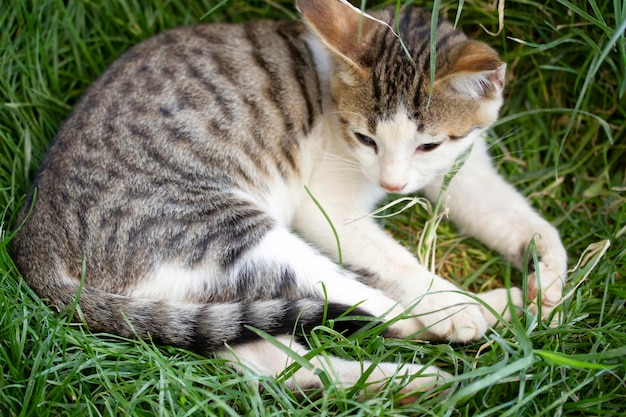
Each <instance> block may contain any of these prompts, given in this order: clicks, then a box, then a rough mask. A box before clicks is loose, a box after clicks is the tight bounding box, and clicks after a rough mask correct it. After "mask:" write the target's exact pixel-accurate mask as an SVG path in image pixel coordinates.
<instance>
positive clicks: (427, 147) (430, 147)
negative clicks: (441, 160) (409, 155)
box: [417, 143, 441, 152]
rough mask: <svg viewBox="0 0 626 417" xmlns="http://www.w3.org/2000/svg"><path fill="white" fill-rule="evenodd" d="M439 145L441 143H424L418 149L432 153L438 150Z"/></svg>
mask: <svg viewBox="0 0 626 417" xmlns="http://www.w3.org/2000/svg"><path fill="white" fill-rule="evenodd" d="M439 145H441V143H423V144H421V145H420V146H418V147H417V150H418V151H421V152H430V151H432V150H434V149H437V148H438V147H439Z"/></svg>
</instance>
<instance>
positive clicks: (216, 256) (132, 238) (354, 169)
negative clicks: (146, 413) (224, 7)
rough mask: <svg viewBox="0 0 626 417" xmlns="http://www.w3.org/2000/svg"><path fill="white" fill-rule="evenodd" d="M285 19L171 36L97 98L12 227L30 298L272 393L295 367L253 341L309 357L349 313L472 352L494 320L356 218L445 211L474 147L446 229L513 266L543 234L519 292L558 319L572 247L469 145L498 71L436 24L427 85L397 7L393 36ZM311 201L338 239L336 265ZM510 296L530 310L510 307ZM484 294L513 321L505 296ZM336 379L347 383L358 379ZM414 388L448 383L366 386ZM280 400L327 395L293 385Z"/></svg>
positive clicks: (339, 372)
mask: <svg viewBox="0 0 626 417" xmlns="http://www.w3.org/2000/svg"><path fill="white" fill-rule="evenodd" d="M297 6H298V8H299V10H300V11H301V12H302V18H303V22H276V21H259V22H252V23H248V24H243V25H226V24H215V25H200V26H193V27H186V28H180V29H174V30H170V31H167V32H165V33H162V34H161V35H158V36H156V37H154V38H152V39H149V40H147V41H145V42H143V43H141V44H139V45H137V46H136V47H134V48H132V49H131V50H129V51H128V52H126V53H124V54H123V55H122V56H121V57H120V58H119V59H118V60H117V61H116V62H114V63H113V64H112V65H111V66H110V68H109V69H108V70H107V71H106V72H105V73H104V74H103V75H102V76H101V77H100V78H99V79H98V80H96V81H95V82H94V83H93V85H92V86H91V87H90V88H89V89H88V91H87V92H86V93H85V95H84V97H83V98H82V99H81V101H80V102H79V104H78V105H77V106H76V108H75V109H74V111H73V113H72V114H71V115H70V116H69V118H68V119H67V120H66V122H65V123H64V124H63V126H62V127H61V129H60V131H59V133H58V135H57V136H56V138H55V140H54V142H53V143H52V145H51V146H50V149H49V151H48V153H47V155H46V157H45V158H44V160H43V162H42V166H41V169H40V171H39V173H38V175H37V178H36V180H35V183H34V187H33V192H32V193H31V195H30V197H29V200H28V202H27V203H26V204H25V206H24V209H23V211H22V214H21V221H20V224H21V229H20V230H19V233H18V234H17V236H16V237H15V239H14V240H13V244H14V255H15V261H16V263H17V265H18V267H19V269H20V271H21V272H22V274H23V276H24V278H25V280H26V281H27V282H28V283H29V285H30V286H31V287H32V288H33V289H34V290H35V291H36V292H37V293H38V294H39V295H40V296H41V297H42V298H44V299H47V300H48V301H49V302H50V303H51V304H52V305H54V306H56V307H57V308H58V309H66V308H68V307H71V306H72V305H73V302H74V300H75V298H76V297H77V296H78V297H79V302H78V305H79V308H80V312H81V314H80V317H81V318H82V319H83V320H84V322H86V323H87V324H88V325H89V327H90V329H91V330H93V331H98V332H108V333H113V334H118V335H121V336H124V337H141V338H150V339H152V340H154V341H155V342H157V343H161V344H171V345H176V346H180V347H183V348H186V349H192V350H195V351H199V352H204V353H209V352H215V353H216V354H217V355H219V356H221V357H224V358H229V359H232V360H233V362H234V364H235V365H234V366H237V367H239V368H240V369H252V370H253V371H255V372H258V373H260V374H264V375H270V376H274V375H277V374H279V373H280V372H281V371H282V370H284V369H285V367H286V366H287V365H289V363H290V361H291V360H290V358H289V357H288V356H287V355H286V354H285V353H283V351H282V350H280V349H278V348H277V347H275V346H274V345H272V344H271V343H269V342H267V341H264V340H262V339H259V337H258V336H257V335H256V333H255V332H253V331H251V330H249V328H247V327H246V326H252V327H255V328H258V329H261V330H263V331H264V332H267V333H269V334H272V335H274V336H276V337H277V338H278V340H280V341H282V342H283V343H285V344H288V345H289V346H290V347H291V349H293V350H294V351H296V352H298V353H300V354H304V353H306V351H307V350H306V347H305V346H304V345H302V344H300V343H298V341H297V339H294V337H293V336H292V332H293V329H297V330H298V332H306V331H308V330H310V329H311V328H312V327H314V326H316V325H318V324H320V323H322V321H323V317H324V316H326V317H327V318H331V319H332V318H337V317H339V316H340V315H342V314H343V313H344V312H345V311H346V310H347V309H349V308H350V307H351V306H354V305H356V304H358V305H359V306H358V308H357V309H356V310H355V311H353V312H352V314H356V315H365V316H373V317H378V318H381V319H383V320H386V319H390V318H393V317H395V316H397V315H399V314H401V313H403V312H405V311H406V310H407V309H409V310H410V314H408V316H409V317H408V318H405V319H402V320H398V321H397V322H395V323H393V324H391V325H390V326H389V328H388V330H387V334H388V335H389V336H394V337H402V338H404V337H411V336H415V335H418V336H419V337H420V338H425V337H431V338H433V339H442V340H450V341H458V342H466V341H470V340H476V339H479V338H481V337H482V336H483V335H484V333H485V332H486V330H487V329H488V327H489V326H493V325H495V324H496V318H495V317H494V316H493V315H491V314H490V313H489V312H488V311H487V309H486V308H485V307H484V306H483V305H481V304H480V303H478V302H476V301H475V300H474V299H473V298H471V297H468V296H467V294H466V293H463V292H461V291H460V290H458V288H457V287H456V286H455V285H453V284H452V283H450V282H449V281H446V280H444V279H442V278H440V277H438V276H436V275H434V274H432V273H431V272H429V271H428V270H427V269H426V268H425V267H424V266H422V265H420V263H419V262H418V261H417V260H416V258H415V257H414V256H413V255H412V254H411V253H410V252H409V251H408V250H407V249H405V248H404V247H403V246H401V245H400V244H398V243H397V242H395V241H394V240H393V239H392V238H391V237H389V236H388V235H387V234H386V233H385V232H384V231H383V230H381V228H380V227H379V226H378V225H377V223H376V222H375V221H374V220H373V219H372V218H371V217H367V216H364V215H365V214H367V213H369V212H370V211H371V210H372V209H373V207H374V205H375V204H376V203H377V202H378V201H379V200H380V199H381V198H382V197H384V196H385V194H386V193H396V194H410V193H414V192H416V191H418V190H421V191H422V192H423V193H425V195H426V196H428V197H429V198H431V199H436V198H437V197H438V195H439V193H440V189H441V184H442V178H443V176H444V175H445V173H446V172H447V171H448V170H449V169H450V167H451V166H452V164H453V163H454V161H455V159H456V158H457V157H458V156H459V155H460V154H461V153H462V152H464V151H466V150H468V149H469V148H470V147H472V148H471V153H470V156H469V157H468V159H467V161H466V163H465V165H464V166H463V167H462V169H461V170H460V172H459V173H458V174H457V175H456V177H455V178H454V180H453V181H452V182H451V184H450V186H449V188H448V189H447V191H446V194H447V200H446V201H447V204H448V206H449V210H450V217H451V218H452V219H453V220H454V221H455V222H456V224H457V225H458V226H459V227H460V229H461V230H462V231H463V232H465V233H467V234H469V235H471V236H474V237H476V238H478V239H480V240H481V241H483V242H484V243H485V244H487V245H488V246H490V247H491V248H493V249H495V250H497V251H499V252H500V253H502V254H503V256H504V257H506V258H507V259H509V260H510V261H511V262H513V263H514V264H515V265H517V266H518V267H520V266H522V264H523V262H524V253H525V251H526V248H527V247H528V245H529V242H530V241H531V239H532V238H533V237H534V239H535V243H536V247H537V253H538V255H539V257H540V262H539V265H538V267H539V270H538V271H535V272H534V273H533V274H532V275H531V276H530V277H529V279H530V282H529V291H530V293H529V294H526V295H527V296H528V297H530V298H531V299H534V298H536V297H537V292H538V291H539V290H541V296H542V298H541V300H540V302H541V303H542V304H543V312H544V313H547V312H549V311H550V310H551V309H552V308H553V307H554V306H555V305H556V304H557V303H558V302H559V300H560V298H561V294H562V287H563V283H564V279H565V274H566V254H565V250H564V249H563V245H562V244H561V241H560V238H559V235H558V233H557V231H556V230H555V229H554V228H553V227H552V226H551V225H550V224H548V223H547V222H546V221H545V220H544V219H542V218H541V217H540V216H539V215H537V214H536V213H535V212H534V211H533V210H532V209H531V208H530V207H529V205H528V203H527V202H526V201H525V199H524V198H523V197H522V196H521V195H520V194H518V193H517V192H516V191H515V190H514V189H513V188H512V187H511V186H510V185H508V184H507V183H506V182H505V181H504V180H503V179H502V178H501V177H500V176H498V175H497V173H496V172H495V170H494V168H493V167H492V165H491V163H490V159H489V156H488V154H487V150H486V145H485V142H484V141H483V139H481V133H482V132H483V131H484V130H485V129H486V128H488V126H489V125H490V124H491V123H493V122H494V121H495V120H496V118H497V114H498V111H499V108H500V106H501V103H502V89H503V87H504V72H505V65H504V64H503V63H502V62H501V61H500V59H499V57H498V55H497V54H496V53H495V52H494V51H493V50H492V49H491V48H490V47H488V46H487V45H486V44H484V43H481V42H478V41H473V40H468V39H467V38H466V36H465V35H464V34H463V33H462V32H460V31H458V30H455V29H454V28H453V26H452V25H451V24H450V23H448V22H446V21H444V20H440V21H439V23H438V26H437V41H436V42H437V55H436V73H435V82H434V84H433V85H432V86H431V83H430V53H429V46H430V38H429V33H430V21H431V15H430V14H429V13H428V12H426V11H424V10H421V9H417V8H412V7H405V8H403V9H402V10H401V12H400V15H399V17H398V19H399V20H398V21H397V22H396V10H395V8H393V7H390V8H385V9H382V10H378V11H374V12H371V16H370V15H365V14H362V13H361V12H360V11H358V10H356V9H354V8H353V7H352V6H350V5H348V4H346V3H344V2H339V1H336V0H298V2H297ZM392 28H397V30H398V33H397V34H396V33H395V31H394V30H393V29H392ZM399 38H401V40H402V42H401V41H400V39H399ZM404 48H406V51H405V49H404ZM407 52H408V54H407ZM431 93H432V94H431ZM305 187H307V188H308V189H309V190H310V192H311V194H312V195H313V196H314V197H315V198H316V199H317V201H318V202H319V203H320V204H321V206H322V207H323V208H324V210H325V213H326V214H327V215H328V216H329V217H330V219H331V220H332V223H333V224H334V227H335V228H336V232H337V234H338V238H339V240H340V243H341V248H342V252H341V257H342V259H343V263H344V266H345V268H342V267H340V266H338V263H337V260H338V258H339V253H338V251H337V242H336V239H335V236H334V234H333V232H332V230H331V228H330V226H329V224H328V222H327V220H326V219H325V217H324V215H323V214H322V212H321V211H320V210H319V208H318V207H317V206H316V204H315V203H314V202H313V200H312V199H311V198H310V196H309V195H308V193H307V191H306V188H305ZM355 219H358V220H356V221H355ZM293 231H295V232H296V233H297V234H294V233H293ZM539 277H540V280H539ZM83 279H84V285H83V283H81V280H83ZM325 295H326V296H327V300H325ZM511 295H512V297H513V301H514V302H515V304H516V305H521V303H522V294H521V292H520V290H518V289H512V290H511ZM478 296H479V297H480V298H481V299H482V300H484V302H485V303H486V304H488V305H490V306H491V307H493V308H494V309H495V310H496V311H497V312H499V313H503V314H505V316H506V315H507V314H509V313H508V312H507V292H506V291H505V290H496V291H492V292H488V293H483V294H478ZM326 301H327V303H328V304H327V305H325V303H326ZM128 323H130V325H129V324H128ZM363 324H364V323H363V322H362V321H357V320H356V319H354V320H337V321H336V322H335V326H336V328H337V329H338V330H340V331H343V330H346V331H353V330H354V329H356V328H359V327H360V326H362V325H363ZM225 343H227V344H228V345H229V346H230V347H231V349H224V344H225ZM327 361H328V359H323V358H318V357H313V358H312V359H311V363H312V364H313V366H314V367H317V368H323V367H326V366H327V365H328V362H327ZM329 361H330V365H331V366H332V368H333V369H334V370H333V375H336V376H337V378H338V380H339V382H340V383H341V384H344V385H345V386H350V385H352V384H355V383H356V382H357V381H358V380H359V378H360V377H361V370H362V369H364V367H365V368H367V367H368V366H369V364H367V363H366V364H361V363H357V362H349V361H345V360H341V359H337V358H331V359H330V360H329ZM406 373H408V374H410V375H416V376H415V378H413V379H412V380H411V382H409V383H408V384H407V386H406V390H414V389H425V388H428V387H431V386H433V384H435V383H437V381H439V380H441V379H445V378H446V377H447V375H448V374H447V373H445V372H444V371H441V370H439V369H437V368H435V367H432V366H430V367H427V368H425V369H424V367H423V366H421V365H419V364H409V365H405V366H404V367H403V368H401V369H398V368H397V366H396V365H395V364H391V363H382V364H380V365H379V366H377V367H376V368H375V370H374V371H373V372H372V373H371V375H370V376H369V378H368V380H369V381H372V382H375V381H379V382H380V381H382V380H383V379H384V378H385V377H389V376H393V375H396V374H406ZM288 383H289V384H291V385H293V386H296V385H297V386H304V387H310V386H319V385H320V381H319V379H318V377H317V376H316V374H315V372H314V371H313V370H308V369H304V368H302V369H300V370H298V371H297V372H295V374H294V375H293V377H292V378H291V379H290V380H289V381H288Z"/></svg>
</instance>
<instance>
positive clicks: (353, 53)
mask: <svg viewBox="0 0 626 417" xmlns="http://www.w3.org/2000/svg"><path fill="white" fill-rule="evenodd" d="M296 7H297V8H298V10H300V12H301V13H302V18H303V19H304V21H305V22H306V23H307V25H308V26H309V27H310V28H311V29H312V30H313V32H314V33H315V34H316V35H317V36H318V38H319V39H320V40H322V41H323V42H324V44H326V46H327V47H328V48H329V49H330V50H331V51H332V52H333V53H334V54H335V55H336V56H338V57H339V58H340V59H341V60H342V61H344V62H345V63H347V64H348V65H350V66H351V67H352V68H353V69H355V70H357V71H363V70H364V69H366V67H367V62H366V61H367V58H366V56H367V53H368V52H369V51H370V49H371V45H372V39H373V37H374V34H375V32H376V30H377V29H378V28H379V27H380V25H381V22H379V21H378V20H376V19H374V18H373V17H371V16H369V15H367V14H366V13H364V12H362V11H360V10H359V9H357V8H355V7H354V6H352V5H351V4H350V3H348V2H347V1H345V0H297V1H296Z"/></svg>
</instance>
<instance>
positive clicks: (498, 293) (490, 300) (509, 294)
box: [476, 287, 524, 327]
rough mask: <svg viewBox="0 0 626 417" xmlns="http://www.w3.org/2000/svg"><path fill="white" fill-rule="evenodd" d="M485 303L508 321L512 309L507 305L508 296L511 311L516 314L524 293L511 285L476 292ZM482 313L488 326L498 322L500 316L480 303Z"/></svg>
mask: <svg viewBox="0 0 626 417" xmlns="http://www.w3.org/2000/svg"><path fill="white" fill-rule="evenodd" d="M476 296H478V298H480V299H481V300H482V301H483V302H484V303H485V304H486V305H488V306H489V307H491V309H492V310H493V311H494V312H495V313H497V314H498V315H499V316H500V317H502V319H504V321H506V322H510V321H511V318H512V311H511V308H510V306H509V298H510V301H511V304H512V305H513V307H514V308H513V312H514V313H515V314H518V312H519V311H521V310H519V309H521V308H522V306H523V305H524V294H523V292H522V290H521V289H519V288H516V287H513V288H510V289H508V290H507V289H506V288H498V289H495V290H492V291H487V292H483V293H480V294H476ZM481 309H482V311H483V315H484V317H485V319H486V320H487V324H488V325H489V327H495V326H497V325H498V323H499V322H500V318H499V317H498V316H496V315H494V314H493V313H492V312H491V310H490V309H488V308H487V307H486V306H484V305H481Z"/></svg>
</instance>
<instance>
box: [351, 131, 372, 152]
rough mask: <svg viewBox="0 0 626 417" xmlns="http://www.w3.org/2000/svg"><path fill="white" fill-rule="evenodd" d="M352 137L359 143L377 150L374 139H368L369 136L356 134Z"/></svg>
mask: <svg viewBox="0 0 626 417" xmlns="http://www.w3.org/2000/svg"><path fill="white" fill-rule="evenodd" d="M354 136H356V138H357V139H358V140H359V142H361V143H362V144H363V145H365V146H367V147H370V148H372V149H374V150H375V151H377V150H378V146H377V145H376V142H375V141H374V139H372V138H370V137H369V136H367V135H363V134H361V133H357V132H355V133H354Z"/></svg>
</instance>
